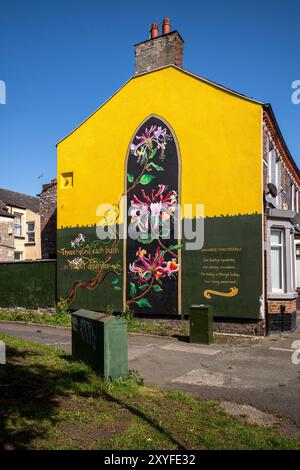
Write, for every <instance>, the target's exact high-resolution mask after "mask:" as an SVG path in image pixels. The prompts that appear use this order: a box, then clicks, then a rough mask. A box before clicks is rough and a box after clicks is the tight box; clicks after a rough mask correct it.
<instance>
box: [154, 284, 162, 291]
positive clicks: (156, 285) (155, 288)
mask: <svg viewBox="0 0 300 470" xmlns="http://www.w3.org/2000/svg"><path fill="white" fill-rule="evenodd" d="M152 289H153V290H154V291H155V292H162V291H163V289H162V288H161V287H160V286H159V285H158V284H154V286H153V287H152Z"/></svg>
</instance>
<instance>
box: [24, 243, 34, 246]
mask: <svg viewBox="0 0 300 470" xmlns="http://www.w3.org/2000/svg"><path fill="white" fill-rule="evenodd" d="M35 244H36V243H35V242H27V243H25V246H35Z"/></svg>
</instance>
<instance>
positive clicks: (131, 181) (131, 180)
mask: <svg viewBox="0 0 300 470" xmlns="http://www.w3.org/2000/svg"><path fill="white" fill-rule="evenodd" d="M127 178H128V181H129V183H133V182H134V176H133V175H131V174H130V173H128V174H127Z"/></svg>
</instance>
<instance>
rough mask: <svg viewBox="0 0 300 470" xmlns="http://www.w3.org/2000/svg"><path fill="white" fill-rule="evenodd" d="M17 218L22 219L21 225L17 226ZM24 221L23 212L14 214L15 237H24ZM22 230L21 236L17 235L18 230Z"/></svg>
mask: <svg viewBox="0 0 300 470" xmlns="http://www.w3.org/2000/svg"><path fill="white" fill-rule="evenodd" d="M16 216H17V217H20V219H21V221H20V224H16ZM23 219H24V214H22V212H14V235H15V237H23V232H24V230H23ZM17 227H18V228H20V234H17V233H16V228H17Z"/></svg>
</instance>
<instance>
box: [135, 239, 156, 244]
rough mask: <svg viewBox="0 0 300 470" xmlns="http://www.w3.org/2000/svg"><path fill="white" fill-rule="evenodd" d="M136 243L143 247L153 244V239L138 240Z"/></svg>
mask: <svg viewBox="0 0 300 470" xmlns="http://www.w3.org/2000/svg"><path fill="white" fill-rule="evenodd" d="M138 241H139V242H140V243H143V244H144V245H150V243H152V242H153V238H139V240H138Z"/></svg>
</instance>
